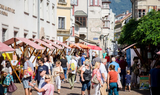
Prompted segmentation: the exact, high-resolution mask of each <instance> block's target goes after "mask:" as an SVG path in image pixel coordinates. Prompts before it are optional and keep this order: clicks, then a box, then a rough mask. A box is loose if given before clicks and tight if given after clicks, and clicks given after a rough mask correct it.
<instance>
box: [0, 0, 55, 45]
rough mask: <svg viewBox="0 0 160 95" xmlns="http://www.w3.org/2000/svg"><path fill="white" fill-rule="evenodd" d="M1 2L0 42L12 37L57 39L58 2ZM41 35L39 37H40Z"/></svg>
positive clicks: (14, 0)
mask: <svg viewBox="0 0 160 95" xmlns="http://www.w3.org/2000/svg"><path fill="white" fill-rule="evenodd" d="M39 1H40V3H39V6H40V9H39V12H40V20H39V26H40V27H39V33H38V0H0V37H1V39H0V41H1V42H4V41H6V40H8V39H10V38H12V37H22V38H23V37H24V38H38V37H39V38H42V37H44V38H46V39H56V36H57V31H56V18H57V17H56V15H57V14H56V13H57V12H56V10H57V9H56V8H57V3H56V0H39ZM38 34H39V35H38Z"/></svg>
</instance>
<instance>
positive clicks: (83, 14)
mask: <svg viewBox="0 0 160 95" xmlns="http://www.w3.org/2000/svg"><path fill="white" fill-rule="evenodd" d="M74 15H75V16H87V14H86V13H85V12H84V11H82V10H77V11H76V12H75V13H74Z"/></svg>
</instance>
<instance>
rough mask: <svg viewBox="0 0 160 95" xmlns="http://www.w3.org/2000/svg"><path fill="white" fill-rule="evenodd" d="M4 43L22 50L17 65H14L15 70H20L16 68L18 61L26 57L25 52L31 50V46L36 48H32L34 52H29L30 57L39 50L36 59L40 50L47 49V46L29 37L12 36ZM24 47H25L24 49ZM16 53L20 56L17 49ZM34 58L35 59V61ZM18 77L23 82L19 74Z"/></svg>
mask: <svg viewBox="0 0 160 95" xmlns="http://www.w3.org/2000/svg"><path fill="white" fill-rule="evenodd" d="M4 43H5V44H6V45H10V46H11V47H12V48H14V49H17V48H18V49H20V51H21V52H22V54H21V56H20V57H19V60H18V62H17V63H16V65H15V66H13V70H19V69H16V67H17V65H18V63H19V62H20V61H21V60H22V58H24V53H25V52H26V51H29V50H28V49H29V48H34V49H33V50H32V52H29V53H30V56H29V58H30V57H31V56H32V55H33V54H34V53H35V50H37V53H36V54H35V59H36V57H37V56H38V54H39V52H40V50H44V49H45V48H43V47H41V46H39V45H38V44H36V43H34V42H32V41H30V40H29V39H27V38H11V39H9V40H7V41H5V42H4ZM22 47H23V49H22ZM15 54H16V55H17V56H18V54H17V52H16V51H14V55H15ZM35 59H34V60H35ZM34 60H33V61H34ZM14 73H15V74H16V76H17V73H16V72H15V71H14ZM17 78H18V80H19V81H20V83H21V80H20V78H19V77H18V76H17Z"/></svg>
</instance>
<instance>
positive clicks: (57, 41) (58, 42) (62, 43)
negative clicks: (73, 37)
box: [53, 40, 70, 49]
mask: <svg viewBox="0 0 160 95" xmlns="http://www.w3.org/2000/svg"><path fill="white" fill-rule="evenodd" d="M53 41H54V42H56V43H58V44H60V45H62V46H64V47H66V48H68V49H70V47H69V46H68V45H66V44H64V43H62V42H60V41H58V40H53Z"/></svg>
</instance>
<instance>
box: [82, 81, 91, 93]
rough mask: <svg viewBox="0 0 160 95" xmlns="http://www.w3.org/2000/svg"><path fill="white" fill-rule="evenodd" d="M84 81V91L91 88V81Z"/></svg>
mask: <svg viewBox="0 0 160 95" xmlns="http://www.w3.org/2000/svg"><path fill="white" fill-rule="evenodd" d="M81 83H82V91H85V90H86V89H87V90H90V88H91V81H85V82H81Z"/></svg>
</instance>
